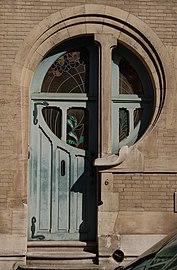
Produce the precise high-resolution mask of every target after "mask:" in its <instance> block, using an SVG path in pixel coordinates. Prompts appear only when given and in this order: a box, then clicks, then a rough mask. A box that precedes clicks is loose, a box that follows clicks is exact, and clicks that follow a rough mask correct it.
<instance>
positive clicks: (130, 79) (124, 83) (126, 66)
mask: <svg viewBox="0 0 177 270" xmlns="http://www.w3.org/2000/svg"><path fill="white" fill-rule="evenodd" d="M119 72H120V74H119V93H120V94H136V95H142V94H143V86H142V83H141V81H140V78H139V76H138V74H137V72H136V70H135V69H134V68H133V67H132V65H131V64H130V63H129V62H128V61H127V60H126V59H125V58H122V59H121V61H120V63H119Z"/></svg>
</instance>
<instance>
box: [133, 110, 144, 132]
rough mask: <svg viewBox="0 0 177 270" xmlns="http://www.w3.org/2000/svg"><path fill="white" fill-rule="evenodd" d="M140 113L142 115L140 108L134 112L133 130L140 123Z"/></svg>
mask: <svg viewBox="0 0 177 270" xmlns="http://www.w3.org/2000/svg"><path fill="white" fill-rule="evenodd" d="M142 113H143V109H142V108H138V109H136V110H134V128H136V126H137V125H138V124H139V122H140V121H141V117H142Z"/></svg>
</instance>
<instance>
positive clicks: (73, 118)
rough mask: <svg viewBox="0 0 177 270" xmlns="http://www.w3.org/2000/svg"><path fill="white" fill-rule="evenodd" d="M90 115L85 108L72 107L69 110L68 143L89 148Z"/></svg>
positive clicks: (81, 147)
mask: <svg viewBox="0 0 177 270" xmlns="http://www.w3.org/2000/svg"><path fill="white" fill-rule="evenodd" d="M87 123H88V115H87V110H86V109H84V108H71V109H69V110H68V111H67V135H66V142H67V144H69V145H71V146H74V147H77V148H80V149H87V144H88V127H87Z"/></svg>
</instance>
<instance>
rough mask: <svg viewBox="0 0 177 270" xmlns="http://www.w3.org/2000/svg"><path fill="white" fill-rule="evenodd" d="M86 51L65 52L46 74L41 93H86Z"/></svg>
mask: <svg viewBox="0 0 177 270" xmlns="http://www.w3.org/2000/svg"><path fill="white" fill-rule="evenodd" d="M87 66H88V51H87V50H86V49H82V50H78V51H71V52H67V53H65V54H64V55H62V56H60V57H59V58H58V59H57V60H56V61H55V62H54V63H53V64H52V66H51V67H50V68H49V70H48V72H47V73H46V75H45V77H44V80H43V84H42V88H41V92H49V93H86V92H87V89H88V80H87V77H88V74H87V73H88V68H87Z"/></svg>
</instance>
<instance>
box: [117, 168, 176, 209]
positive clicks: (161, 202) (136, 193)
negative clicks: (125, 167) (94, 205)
mask: <svg viewBox="0 0 177 270" xmlns="http://www.w3.org/2000/svg"><path fill="white" fill-rule="evenodd" d="M113 190H114V192H117V193H118V195H119V210H120V211H152V212H154V211H157V212H171V213H172V212H173V211H174V203H173V196H174V192H175V191H177V175H176V174H157V173H156V174H155V173H152V174H151V173H145V174H144V173H135V174H114V188H113Z"/></svg>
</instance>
